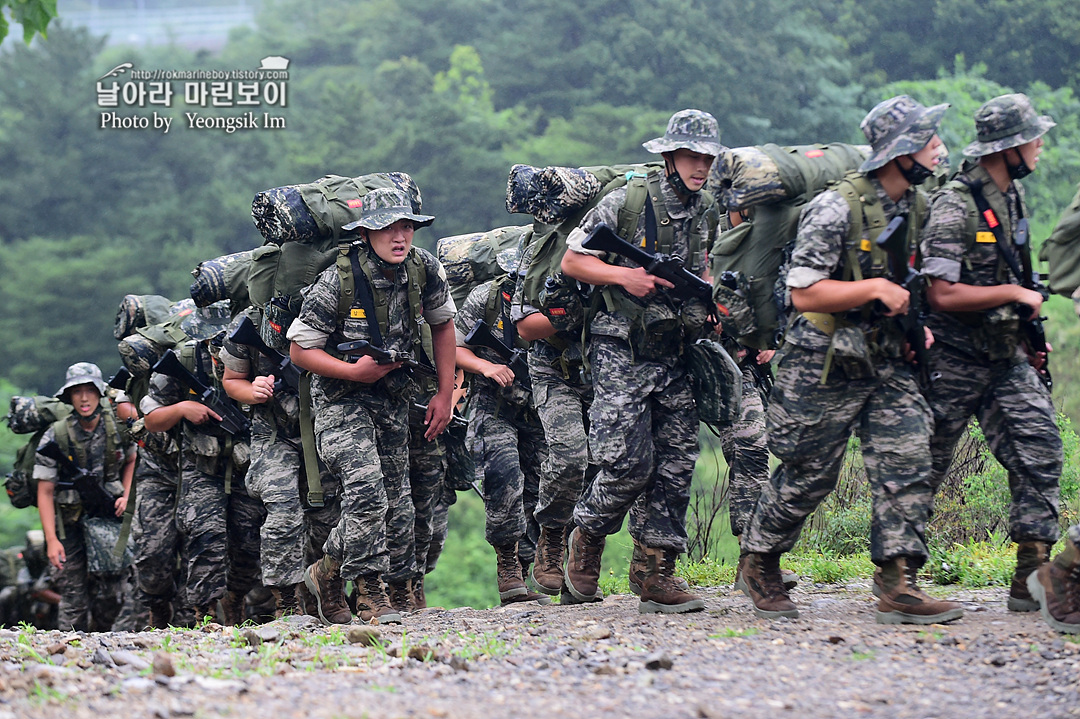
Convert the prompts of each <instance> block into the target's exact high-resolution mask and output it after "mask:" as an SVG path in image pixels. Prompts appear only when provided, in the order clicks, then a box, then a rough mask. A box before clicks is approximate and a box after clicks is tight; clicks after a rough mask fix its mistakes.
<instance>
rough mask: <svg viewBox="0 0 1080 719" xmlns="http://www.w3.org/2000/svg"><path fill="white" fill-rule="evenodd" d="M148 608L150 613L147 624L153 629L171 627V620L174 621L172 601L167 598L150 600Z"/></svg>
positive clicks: (147, 604)
mask: <svg viewBox="0 0 1080 719" xmlns="http://www.w3.org/2000/svg"><path fill="white" fill-rule="evenodd" d="M146 609H147V611H148V612H149V615H150V616H149V619H148V620H147V625H148V626H149V627H150V628H151V629H168V628H169V622H171V621H172V616H173V608H172V602H170V601H168V600H167V599H161V600H152V601H148V602H147V603H146Z"/></svg>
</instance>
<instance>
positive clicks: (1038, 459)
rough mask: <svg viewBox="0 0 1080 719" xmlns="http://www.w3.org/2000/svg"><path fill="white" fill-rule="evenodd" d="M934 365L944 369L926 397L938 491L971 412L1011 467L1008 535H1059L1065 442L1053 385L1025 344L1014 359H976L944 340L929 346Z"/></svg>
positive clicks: (1020, 539)
mask: <svg viewBox="0 0 1080 719" xmlns="http://www.w3.org/2000/svg"><path fill="white" fill-rule="evenodd" d="M930 359H931V364H930V368H931V370H932V371H935V372H940V373H941V379H939V380H937V381H936V382H935V383H934V387H933V390H932V391H931V392H930V393H929V394H928V396H927V400H928V401H929V403H930V408H931V410H933V413H934V422H935V431H934V435H933V438H932V439H931V441H930V450H931V452H932V454H933V460H934V469H933V474H932V475H931V482H932V484H933V488H934V490H935V491H936V490H937V488H938V487H939V486H941V483H942V482H943V481H944V479H945V474H946V472H948V469H949V464H950V463H951V462H952V457H953V451H954V450H955V449H956V444H957V442H958V441H959V439H960V436H961V435H962V434H963V432H964V429H965V428H966V427H967V425H968V422H969V421H970V420H971V418H972V417H975V418H976V419H978V420H979V427H980V428H981V429H982V433H983V436H984V437H986V442H987V444H988V445H989V446H990V451H991V452H993V454H994V456H995V457H996V458H997V460H998V461H999V462H1001V466H1003V467H1004V468H1005V469H1006V471H1007V472H1008V476H1009V490H1010V492H1011V494H1012V503H1011V506H1010V509H1009V536H1010V537H1011V538H1012V540H1013V541H1014V542H1023V541H1041V542H1051V543H1053V542H1055V541H1057V539H1058V536H1059V535H1060V531H1059V527H1058V480H1059V479H1060V477H1061V467H1062V461H1063V459H1062V443H1061V434H1060V432H1059V431H1058V427H1057V422H1056V420H1055V411H1054V405H1053V403H1052V401H1051V399H1050V393H1049V392H1047V391H1046V388H1045V387H1044V386H1043V384H1042V383H1041V382H1040V381H1039V379H1038V377H1037V376H1036V373H1035V370H1034V368H1032V367H1031V365H1029V364H1028V362H1027V359H1026V356H1025V355H1024V353H1023V350H1022V349H1020V350H1018V351H1017V355H1016V356H1015V357H1013V359H1012V361H1011V362H1010V361H1008V360H1002V361H997V362H982V361H976V360H974V359H973V358H972V357H970V356H969V355H966V354H964V353H963V352H961V351H959V350H958V349H956V348H955V347H952V346H950V345H947V344H945V343H943V342H939V343H936V344H934V346H933V347H932V348H931V355H930Z"/></svg>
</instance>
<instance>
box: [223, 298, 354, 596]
mask: <svg viewBox="0 0 1080 719" xmlns="http://www.w3.org/2000/svg"><path fill="white" fill-rule="evenodd" d="M253 315H254V313H249V314H247V315H245V314H241V315H237V317H236V319H235V320H234V321H233V324H232V325H231V326H230V329H229V332H228V333H227V334H228V335H229V336H230V337H231V334H232V331H233V330H235V329H236V327H237V326H239V324H240V322H241V321H242V319H243V318H244V317H245V316H248V317H249V319H253V320H255V321H256V324H257V317H255V316H253ZM220 358H221V362H222V364H224V365H225V367H226V368H227V369H229V370H231V371H233V372H236V373H238V374H242V375H245V376H246V377H247V378H248V379H255V377H260V376H261V377H265V376H268V375H271V374H274V371H275V368H274V365H273V363H272V362H271V361H270V360H269V359H268V358H267V357H265V356H264V355H263V354H261V353H260V352H259V350H258V349H257V348H255V347H249V346H246V345H241V344H237V343H236V342H234V341H233V340H232V339H226V340H225V343H224V346H223V347H222V350H221V355H220ZM278 379H280V378H278ZM251 410H252V411H251V456H252V460H251V467H250V468H249V469H248V473H247V476H246V477H245V484H246V485H247V488H248V493H249V494H250V495H251V496H252V497H254V498H255V499H257V500H259V501H261V502H262V504H263V507H264V509H265V510H266V520H265V521H264V522H263V523H262V528H261V530H260V536H261V544H260V551H259V556H260V564H261V566H262V581H263V583H264V584H266V585H267V586H270V587H287V586H291V585H295V584H299V583H300V582H302V581H303V579H304V576H303V573H304V568H305V567H306V566H307V565H308V564H309V563H310V562H309V561H306V560H307V557H306V553H305V546H306V545H307V544H313V545H315V546H322V544H323V542H325V541H326V537H327V536H329V533H330V529H331V528H332V527H334V526H335V525H336V524H337V520H338V516H339V514H340V506H339V498H338V482H337V480H336V479H335V478H334V476H333V475H332V474H331V473H329V472H327V471H326V468H325V466H324V465H322V464H320V466H319V475H320V480H321V484H322V491H323V495H324V501H323V506H322V507H312V506H310V505H309V504H308V503H307V497H306V490H307V474H306V472H305V470H304V452H303V447H302V446H301V439H300V397H299V395H298V394H297V391H296V390H295V389H293V388H291V387H289V386H287V385H285V383H284V382H278V383H277V385H276V386H275V388H274V396H273V397H272V398H271V399H270V401H269V402H265V403H263V404H256V405H253V406H252V408H251ZM312 459H315V458H312ZM302 492H303V494H302Z"/></svg>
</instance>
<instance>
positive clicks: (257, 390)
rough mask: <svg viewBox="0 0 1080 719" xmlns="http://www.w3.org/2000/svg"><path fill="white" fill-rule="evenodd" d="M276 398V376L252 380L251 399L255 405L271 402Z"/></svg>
mask: <svg viewBox="0 0 1080 719" xmlns="http://www.w3.org/2000/svg"><path fill="white" fill-rule="evenodd" d="M273 396H274V375H272V374H271V375H266V376H265V377H256V378H255V379H253V380H251V399H252V402H253V403H254V404H263V403H264V402H269V401H270V399H271V398H272V397H273Z"/></svg>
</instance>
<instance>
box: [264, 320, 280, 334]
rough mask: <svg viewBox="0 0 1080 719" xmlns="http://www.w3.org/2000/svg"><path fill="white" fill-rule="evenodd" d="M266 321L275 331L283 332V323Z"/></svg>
mask: <svg viewBox="0 0 1080 719" xmlns="http://www.w3.org/2000/svg"><path fill="white" fill-rule="evenodd" d="M266 322H267V324H269V325H270V327H272V328H273V330H274V332H281V325H279V324H277V323H274V322H271V321H270V320H267V321H266Z"/></svg>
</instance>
